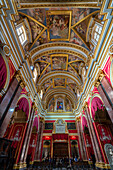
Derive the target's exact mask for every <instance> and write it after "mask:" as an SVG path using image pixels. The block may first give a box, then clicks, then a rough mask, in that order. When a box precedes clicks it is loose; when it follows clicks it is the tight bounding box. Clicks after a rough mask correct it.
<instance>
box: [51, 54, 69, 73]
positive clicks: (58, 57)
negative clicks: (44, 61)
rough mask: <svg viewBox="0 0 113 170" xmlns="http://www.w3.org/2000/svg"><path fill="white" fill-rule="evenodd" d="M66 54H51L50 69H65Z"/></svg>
mask: <svg viewBox="0 0 113 170" xmlns="http://www.w3.org/2000/svg"><path fill="white" fill-rule="evenodd" d="M67 63H68V55H66V54H54V55H51V69H52V70H67Z"/></svg>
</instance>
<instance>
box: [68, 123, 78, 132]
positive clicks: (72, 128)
mask: <svg viewBox="0 0 113 170" xmlns="http://www.w3.org/2000/svg"><path fill="white" fill-rule="evenodd" d="M67 128H68V130H76V126H75V123H70V122H69V123H67Z"/></svg>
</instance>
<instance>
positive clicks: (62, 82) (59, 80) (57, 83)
mask: <svg viewBox="0 0 113 170" xmlns="http://www.w3.org/2000/svg"><path fill="white" fill-rule="evenodd" d="M53 86H54V87H65V86H66V82H65V78H55V79H53Z"/></svg>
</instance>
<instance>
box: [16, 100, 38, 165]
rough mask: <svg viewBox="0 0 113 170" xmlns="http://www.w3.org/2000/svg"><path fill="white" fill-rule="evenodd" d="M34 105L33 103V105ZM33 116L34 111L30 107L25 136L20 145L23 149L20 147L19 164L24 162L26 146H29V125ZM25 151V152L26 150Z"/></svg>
mask: <svg viewBox="0 0 113 170" xmlns="http://www.w3.org/2000/svg"><path fill="white" fill-rule="evenodd" d="M33 105H34V103H33ZM34 114H35V111H34V106H32V108H31V114H30V115H29V118H28V125H27V129H26V135H25V138H24V143H23V144H22V145H23V147H22V150H21V156H20V161H19V162H21V163H23V162H24V160H25V162H26V158H25V156H26V152H27V151H28V148H27V144H28V145H29V141H30V139H29V138H30V137H31V136H30V131H32V129H31V124H32V122H33V117H34ZM26 149H27V150H26Z"/></svg>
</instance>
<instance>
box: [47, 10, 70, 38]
mask: <svg viewBox="0 0 113 170" xmlns="http://www.w3.org/2000/svg"><path fill="white" fill-rule="evenodd" d="M71 16H72V11H47V12H46V17H47V18H46V19H47V33H48V41H69V39H70V27H71Z"/></svg>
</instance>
